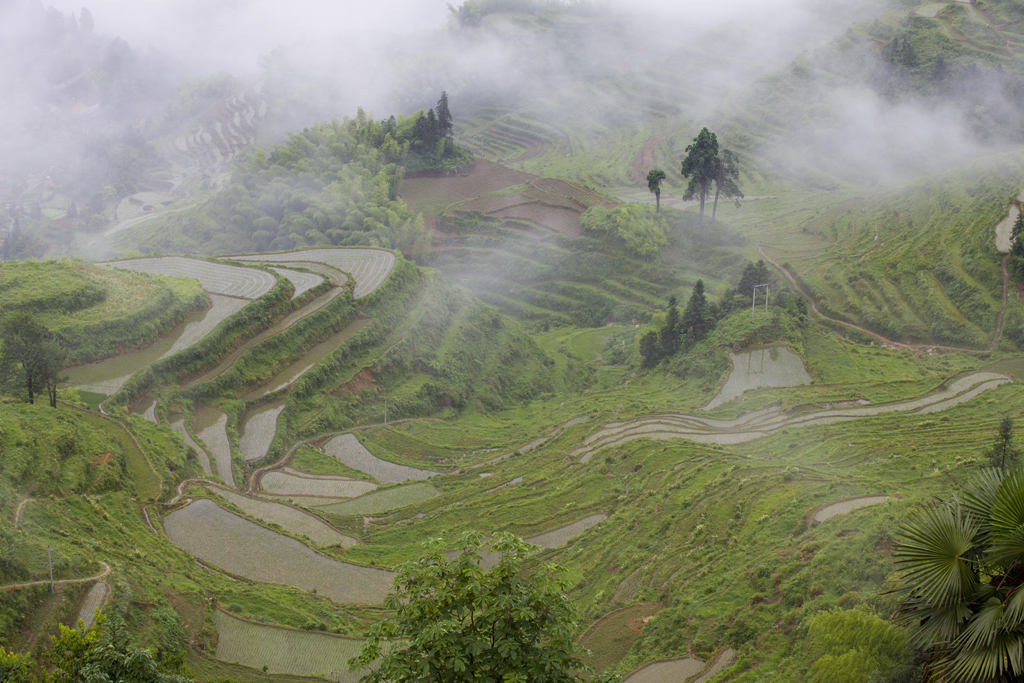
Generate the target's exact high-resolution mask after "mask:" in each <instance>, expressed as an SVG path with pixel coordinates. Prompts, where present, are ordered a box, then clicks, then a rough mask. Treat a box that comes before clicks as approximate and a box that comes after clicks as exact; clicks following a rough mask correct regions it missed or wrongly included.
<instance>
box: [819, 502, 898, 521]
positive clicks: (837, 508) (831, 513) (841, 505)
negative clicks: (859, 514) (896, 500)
mask: <svg viewBox="0 0 1024 683" xmlns="http://www.w3.org/2000/svg"><path fill="white" fill-rule="evenodd" d="M887 500H889V496H861V497H860V498H852V499H850V500H842V501H839V502H838V503H833V504H832V505H829V506H827V507H823V508H822V509H820V510H818V511H817V512H815V513H814V521H815V522H824V521H825V520H827V519H832V518H833V517H836V516H837V515H846V514H849V513H851V512H853V511H854V510H859V509H860V508H865V507H868V506H870V505H880V504H881V503H884V502H885V501H887Z"/></svg>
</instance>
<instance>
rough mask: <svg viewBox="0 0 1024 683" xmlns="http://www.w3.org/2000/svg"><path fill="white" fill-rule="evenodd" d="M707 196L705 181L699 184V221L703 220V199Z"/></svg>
mask: <svg viewBox="0 0 1024 683" xmlns="http://www.w3.org/2000/svg"><path fill="white" fill-rule="evenodd" d="M707 196H708V186H707V184H705V183H701V184H700V222H701V223H703V222H704V200H705V199H707Z"/></svg>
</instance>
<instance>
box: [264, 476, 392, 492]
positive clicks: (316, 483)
mask: <svg viewBox="0 0 1024 683" xmlns="http://www.w3.org/2000/svg"><path fill="white" fill-rule="evenodd" d="M260 487H261V488H262V489H263V491H265V492H266V493H268V494H271V495H274V496H319V497H326V498H355V497H356V496H361V495H363V494H364V493H369V492H370V491H373V490H374V489H375V488H377V485H376V484H374V483H372V482H369V481H360V480H358V479H349V478H347V477H329V476H320V475H315V474H294V473H290V472H267V473H266V474H265V475H263V478H262V479H261V480H260Z"/></svg>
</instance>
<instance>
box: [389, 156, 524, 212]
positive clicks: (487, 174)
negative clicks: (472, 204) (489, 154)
mask: <svg viewBox="0 0 1024 683" xmlns="http://www.w3.org/2000/svg"><path fill="white" fill-rule="evenodd" d="M534 178H536V176H532V175H530V174H529V173H523V172H521V171H517V170H515V169H512V168H508V167H507V166H502V165H501V164H495V163H493V162H491V161H485V160H483V159H477V160H476V166H475V167H474V168H473V170H472V171H471V172H470V173H469V175H465V176H452V177H450V178H407V179H406V180H405V181H403V182H402V199H404V200H405V202H406V203H407V204H408V205H409V207H410V208H412V209H413V210H414V211H422V210H423V207H424V206H425V205H428V204H433V203H436V202H438V201H440V200H448V201H450V202H456V201H462V200H466V199H472V198H473V197H479V196H480V195H482V194H486V193H488V192H497V191H499V190H504V189H505V188H506V187H511V186H513V185H522V184H523V183H528V182H530V181H531V180H533V179H534Z"/></svg>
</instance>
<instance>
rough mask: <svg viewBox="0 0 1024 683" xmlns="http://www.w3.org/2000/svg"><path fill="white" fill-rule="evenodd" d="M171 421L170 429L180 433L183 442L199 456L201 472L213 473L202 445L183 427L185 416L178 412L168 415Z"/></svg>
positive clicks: (208, 457)
mask: <svg viewBox="0 0 1024 683" xmlns="http://www.w3.org/2000/svg"><path fill="white" fill-rule="evenodd" d="M168 418H169V419H170V421H171V429H173V430H174V431H176V432H178V433H179V434H181V436H182V438H184V439H185V444H186V445H187V446H188V447H189V448H191V449H192V450H193V451H195V453H196V457H197V458H199V464H200V465H201V466H202V468H203V472H205V473H206V474H208V475H212V474H213V468H212V467H211V466H210V456H208V455H207V454H206V451H205V450H203V447H202V446H200V445H199V444H198V443H196V440H195V439H193V438H192V435H191V434H189V433H188V429H187V428H186V427H185V416H184V415H182V414H180V413H178V414H175V415H168Z"/></svg>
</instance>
